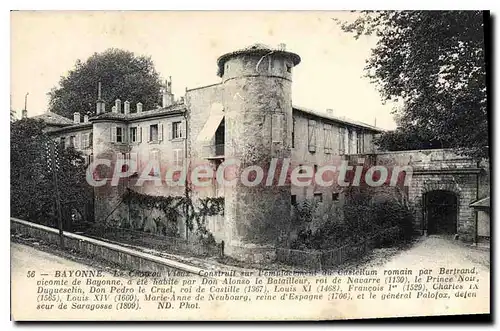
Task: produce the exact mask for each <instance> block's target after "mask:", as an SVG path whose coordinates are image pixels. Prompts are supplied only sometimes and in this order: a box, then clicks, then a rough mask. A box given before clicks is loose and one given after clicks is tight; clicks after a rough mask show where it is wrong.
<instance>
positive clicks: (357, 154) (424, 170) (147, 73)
mask: <svg viewBox="0 0 500 331" xmlns="http://www.w3.org/2000/svg"><path fill="white" fill-rule="evenodd" d="M489 19H490V18H489V12H485V11H368V12H366V11H359V12H358V11H354V12H349V11H300V12H299V11H297V12H292V11H282V12H279V11H273V12H265V11H261V12H258V11H257V12H244V11H239V12H230V11H228V12H217V11H207V12H202V11H200V12H196V11H190V12H182V11H177V12H176V11H137V12H134V11H128V12H119V11H40V12H38V11H13V12H11V73H12V76H11V107H10V143H11V145H10V149H11V150H10V168H11V186H10V187H11V202H10V203H11V205H10V207H11V211H10V215H11V218H10V229H11V233H10V238H11V245H10V247H11V319H12V320H15V321H49V320H50V321H52V320H59V321H75V320H93V321H95V320H108V321H109V320H112V321H121V320H137V321H144V320H164V321H167V320H177V321H179V320H181V321H189V320H220V321H235V320H238V321H249V320H254V321H256V320H257V321H264V320H265V321H272V320H274V321H283V320H338V319H349V320H358V319H367V318H370V319H371V318H390V317H414V316H443V315H457V316H458V315H464V314H467V315H468V314H474V315H478V316H479V315H480V316H483V317H484V316H486V317H488V316H489V314H490V309H491V307H490V236H491V235H490V173H491V171H490V162H489V155H490V147H491V143H490V142H489V131H488V109H489V106H490V103H489V102H488V101H489V100H488V98H487V96H488V93H490V91H489V89H488V85H487V79H486V77H487V72H488V70H489V67H488V66H487V64H488V63H490V62H489V61H488V60H487V57H488V56H489V54H488V52H487V50H488V49H489V48H491V45H488V42H489V39H488V34H489V33H490V32H489V26H490V24H489Z"/></svg>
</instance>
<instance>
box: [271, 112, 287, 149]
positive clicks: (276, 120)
mask: <svg viewBox="0 0 500 331" xmlns="http://www.w3.org/2000/svg"><path fill="white" fill-rule="evenodd" d="M283 122H284V120H283V114H273V117H272V123H271V125H272V141H273V143H282V142H283Z"/></svg>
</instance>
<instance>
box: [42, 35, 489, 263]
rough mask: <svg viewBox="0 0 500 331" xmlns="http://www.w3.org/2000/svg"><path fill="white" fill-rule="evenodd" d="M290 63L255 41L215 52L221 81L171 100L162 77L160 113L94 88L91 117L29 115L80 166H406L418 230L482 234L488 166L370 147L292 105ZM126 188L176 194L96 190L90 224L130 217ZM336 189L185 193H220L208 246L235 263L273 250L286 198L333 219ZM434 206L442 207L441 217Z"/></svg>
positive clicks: (350, 125)
mask: <svg viewBox="0 0 500 331" xmlns="http://www.w3.org/2000/svg"><path fill="white" fill-rule="evenodd" d="M300 61H301V59H300V57H299V56H298V55H297V54H294V53H292V52H289V51H286V50H285V49H284V47H283V46H282V47H280V48H279V49H272V48H269V47H267V46H264V45H254V46H250V47H248V48H245V49H242V50H238V51H234V52H231V53H228V54H224V55H222V56H221V57H219V59H218V61H217V66H218V76H219V77H220V78H221V81H220V82H219V83H216V84H213V85H209V86H203V87H197V88H192V89H187V90H186V93H185V96H184V97H182V98H180V99H175V98H174V95H173V94H172V90H171V84H172V81H171V80H170V81H167V82H166V84H165V86H164V89H163V91H162V107H160V108H158V109H153V110H149V109H143V108H142V104H141V103H138V104H136V105H131V104H130V103H129V102H128V101H126V100H123V101H121V100H116V101H114V104H113V106H112V107H111V109H109V106H108V107H107V105H106V104H105V101H104V100H101V98H100V93H99V96H98V98H97V100H96V115H95V116H93V117H91V118H89V117H88V116H87V115H83V114H80V113H78V112H75V114H74V121H70V120H68V119H66V118H64V117H61V116H58V115H56V114H53V113H45V114H43V115H40V116H38V118H40V119H42V120H44V121H46V122H47V124H48V125H49V130H50V133H51V134H52V135H54V136H55V137H57V139H61V142H63V143H64V144H65V145H66V146H74V147H75V148H77V149H79V150H81V151H82V152H83V153H84V154H85V155H87V157H88V158H89V161H91V160H92V158H97V157H99V158H104V157H108V158H116V157H123V158H127V157H131V155H134V156H133V157H136V158H138V159H139V160H150V159H155V160H159V161H160V163H161V164H162V165H166V167H168V166H170V165H177V166H179V165H183V163H184V162H186V160H190V162H191V163H193V162H194V163H196V162H204V163H209V164H212V165H213V167H214V168H216V167H217V166H218V165H219V164H220V163H221V162H222V161H223V160H225V159H231V158H234V159H238V160H240V161H241V165H242V167H246V166H254V165H269V164H270V162H271V160H272V159H273V158H275V159H280V160H283V159H289V160H290V162H291V165H292V167H293V166H297V165H310V166H311V167H313V169H317V167H318V166H321V165H324V164H329V163H335V162H339V161H340V160H347V161H348V162H350V163H352V164H359V163H363V164H372V165H389V166H394V165H410V166H412V167H413V169H414V170H413V178H412V181H411V184H410V186H409V187H408V188H407V189H406V190H405V191H404V192H403V193H404V196H405V199H407V200H408V201H409V202H410V203H412V204H413V205H414V206H415V208H416V209H415V210H416V218H417V222H418V224H416V227H417V229H418V230H419V231H420V232H421V233H422V234H424V233H429V234H431V233H447V234H456V233H458V234H459V235H460V236H461V237H462V238H463V239H465V240H470V241H477V240H478V238H489V170H488V171H485V170H484V169H489V167H488V165H484V164H480V163H477V162H475V161H474V160H472V159H469V158H466V157H463V156H458V155H456V154H455V153H453V151H450V150H426V151H403V152H383V151H378V150H377V148H376V146H375V145H374V143H373V138H374V136H375V135H376V134H378V133H380V132H382V130H381V129H378V128H376V127H374V126H371V125H367V124H364V123H359V122H356V121H352V120H348V119H345V118H340V117H336V116H334V114H333V112H332V111H328V110H327V111H325V112H319V111H315V110H312V109H306V108H303V107H300V106H297V105H294V104H292V95H291V87H292V72H293V69H294V67H295V66H297V65H299V63H300ZM103 88H105V87H103ZM99 91H100V87H99ZM82 115H83V116H82ZM117 153H118V154H117ZM117 155H118V156H117ZM120 155H121V156H120ZM127 187H129V188H132V189H133V190H135V191H137V192H139V193H143V194H148V195H164V196H168V195H182V194H184V190H185V188H184V187H170V186H156V185H153V184H152V183H148V182H146V183H145V184H144V185H142V186H140V187H137V186H133V187H132V185H130V182H127V181H126V180H125V181H121V182H120V185H118V186H117V187H114V188H109V189H108V190H107V191H105V193H99V192H96V196H95V221H96V222H99V221H103V220H104V219H106V218H108V217H109V215H110V214H115V216H116V217H120V218H130V217H131V216H130V211H127V209H126V206H119V204H120V199H121V196H122V194H123V192H124V191H125V190H126V188H127ZM341 189H342V188H341V187H339V186H338V185H332V186H330V187H319V186H316V185H309V186H307V187H294V186H291V185H284V186H269V187H267V188H265V187H264V188H263V187H262V186H259V187H249V186H245V185H241V184H236V186H234V187H231V188H230V189H228V188H227V187H220V186H219V185H218V184H217V183H216V182H213V183H212V184H211V185H210V186H208V187H206V188H204V189H202V190H196V192H195V194H196V196H199V197H207V196H208V197H224V201H225V213H224V216H223V217H213V218H211V219H210V221H209V224H207V227H208V229H209V230H210V231H211V232H212V233H213V234H214V236H215V238H216V239H217V240H218V241H220V240H224V242H225V243H226V247H227V253H228V254H229V255H235V256H240V257H241V256H245V254H247V253H250V254H251V253H252V252H253V251H255V250H258V249H265V248H266V247H270V246H272V245H273V243H274V242H275V240H276V238H277V237H278V236H279V235H280V233H281V232H282V231H283V230H284V229H285V230H286V229H288V228H289V226H290V225H289V224H290V221H291V210H292V208H291V205H292V204H293V203H295V202H300V201H303V200H305V199H315V200H317V201H318V203H319V204H320V209H321V210H322V211H323V212H324V213H327V212H336V210H338V208H339V207H340V206H341V205H342V199H343V196H342V190H341ZM118 206H119V207H118ZM436 206H440V209H439V210H441V211H442V210H443V208H444V210H445V211H446V212H445V213H444V214H443V213H442V212H441V214H439V213H438V212H437V209H436ZM441 207H443V208H441ZM438 214H439V215H438ZM181 223H182V222H181ZM178 226H179V232H180V233H181V234H183V233H185V232H186V231H185V229H183V228H182V227H183V225H182V224H179V225H178Z"/></svg>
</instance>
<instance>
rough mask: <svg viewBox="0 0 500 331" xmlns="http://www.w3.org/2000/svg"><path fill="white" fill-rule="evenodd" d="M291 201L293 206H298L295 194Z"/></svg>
mask: <svg viewBox="0 0 500 331" xmlns="http://www.w3.org/2000/svg"><path fill="white" fill-rule="evenodd" d="M290 201H291V203H292V206H296V205H297V196H296V195H295V194H292V197H291V199H290Z"/></svg>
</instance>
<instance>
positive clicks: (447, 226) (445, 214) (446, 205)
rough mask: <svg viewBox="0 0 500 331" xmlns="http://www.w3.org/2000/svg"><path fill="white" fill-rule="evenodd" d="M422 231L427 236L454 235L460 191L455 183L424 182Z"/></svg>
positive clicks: (456, 225) (456, 226) (456, 228)
mask: <svg viewBox="0 0 500 331" xmlns="http://www.w3.org/2000/svg"><path fill="white" fill-rule="evenodd" d="M421 197H422V207H423V208H422V212H423V230H424V233H427V234H446V235H450V234H456V233H457V232H458V220H459V213H460V208H459V206H460V199H461V189H460V187H459V186H458V185H457V183H456V182H455V181H444V182H435V181H426V182H425V183H424V185H423V188H422V193H421Z"/></svg>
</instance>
